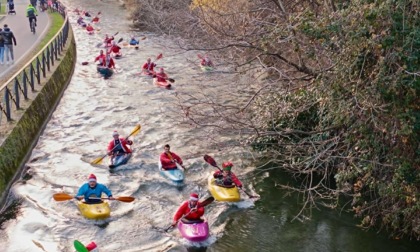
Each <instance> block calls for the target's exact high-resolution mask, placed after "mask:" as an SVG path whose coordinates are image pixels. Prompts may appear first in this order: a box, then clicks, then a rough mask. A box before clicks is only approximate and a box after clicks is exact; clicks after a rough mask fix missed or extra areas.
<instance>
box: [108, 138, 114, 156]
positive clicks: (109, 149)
mask: <svg viewBox="0 0 420 252" xmlns="http://www.w3.org/2000/svg"><path fill="white" fill-rule="evenodd" d="M114 147H115V146H114V141H111V142H109V144H108V148H107V150H108V155H112V150H113V149H114Z"/></svg>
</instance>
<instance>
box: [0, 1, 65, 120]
mask: <svg viewBox="0 0 420 252" xmlns="http://www.w3.org/2000/svg"><path fill="white" fill-rule="evenodd" d="M48 11H52V12H59V13H60V14H61V15H62V16H63V18H64V23H63V25H62V26H61V28H60V30H59V31H58V32H57V34H56V35H55V36H54V37H53V38H52V39H51V40H50V41H49V42H48V43H47V45H45V46H44V47H43V48H42V49H41V50H40V52H39V53H37V54H36V55H35V56H34V57H33V58H32V59H31V60H29V61H28V62H27V63H26V64H25V65H24V66H23V67H22V68H20V70H18V71H17V72H16V73H15V74H14V75H13V76H12V77H11V78H10V79H8V80H7V81H6V82H5V83H4V84H3V85H2V86H1V87H0V95H1V96H2V97H3V100H2V101H0V110H1V111H0V124H1V123H2V121H3V115H5V117H6V119H7V122H10V121H12V120H13V113H16V111H17V110H19V109H21V105H22V101H21V99H22V98H23V99H24V100H28V90H29V89H30V90H31V92H32V93H35V92H36V91H35V85H36V84H37V85H41V80H43V79H46V78H47V72H51V68H52V66H54V64H55V63H56V62H57V61H58V60H59V58H58V56H59V55H60V56H61V54H62V53H63V49H64V48H65V45H66V43H68V42H69V41H68V37H69V32H70V23H69V20H68V18H67V13H66V10H65V8H64V6H62V5H59V6H58V8H49V9H48ZM14 109H15V110H14Z"/></svg>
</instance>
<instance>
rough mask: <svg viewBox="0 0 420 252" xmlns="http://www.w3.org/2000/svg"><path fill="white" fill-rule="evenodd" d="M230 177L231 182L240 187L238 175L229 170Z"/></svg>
mask: <svg viewBox="0 0 420 252" xmlns="http://www.w3.org/2000/svg"><path fill="white" fill-rule="evenodd" d="M230 177H231V178H232V181H233V183H235V185H236V186H237V187H242V183H241V181H240V180H239V179H238V177H236V175H235V174H234V173H233V172H231V174H230Z"/></svg>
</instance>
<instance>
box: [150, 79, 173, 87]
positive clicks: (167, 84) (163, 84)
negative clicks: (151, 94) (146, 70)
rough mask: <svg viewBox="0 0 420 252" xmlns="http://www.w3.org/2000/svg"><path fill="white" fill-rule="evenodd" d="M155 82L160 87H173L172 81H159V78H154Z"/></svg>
mask: <svg viewBox="0 0 420 252" xmlns="http://www.w3.org/2000/svg"><path fill="white" fill-rule="evenodd" d="M153 83H154V84H155V85H157V86H159V87H164V88H170V87H171V83H169V82H168V81H166V80H165V81H157V78H154V79H153Z"/></svg>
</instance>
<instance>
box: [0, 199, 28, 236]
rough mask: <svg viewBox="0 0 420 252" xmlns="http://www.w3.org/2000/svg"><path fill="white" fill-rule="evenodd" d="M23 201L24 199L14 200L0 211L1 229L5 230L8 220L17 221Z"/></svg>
mask: <svg viewBox="0 0 420 252" xmlns="http://www.w3.org/2000/svg"><path fill="white" fill-rule="evenodd" d="M22 201H23V200H22V199H14V200H12V202H11V203H10V204H9V205H5V206H4V208H3V209H2V210H1V211H0V229H3V224H4V223H5V222H7V221H8V220H11V219H16V217H17V216H18V214H19V212H20V206H21V205H22Z"/></svg>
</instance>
